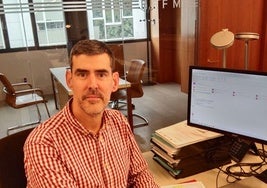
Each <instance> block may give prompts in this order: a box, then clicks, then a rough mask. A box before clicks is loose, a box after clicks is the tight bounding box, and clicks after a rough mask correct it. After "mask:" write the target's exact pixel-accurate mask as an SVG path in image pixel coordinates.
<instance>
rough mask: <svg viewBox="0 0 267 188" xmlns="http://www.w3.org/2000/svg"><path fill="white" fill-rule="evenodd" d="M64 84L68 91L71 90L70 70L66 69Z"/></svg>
mask: <svg viewBox="0 0 267 188" xmlns="http://www.w3.org/2000/svg"><path fill="white" fill-rule="evenodd" d="M65 77H66V83H67V85H68V87H69V88H70V89H72V75H71V70H69V69H67V71H66V74H65Z"/></svg>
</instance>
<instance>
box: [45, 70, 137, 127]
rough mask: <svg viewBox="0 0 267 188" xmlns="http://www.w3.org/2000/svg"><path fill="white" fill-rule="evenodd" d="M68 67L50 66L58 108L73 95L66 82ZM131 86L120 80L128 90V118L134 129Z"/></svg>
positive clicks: (122, 87) (121, 84) (120, 84)
mask: <svg viewBox="0 0 267 188" xmlns="http://www.w3.org/2000/svg"><path fill="white" fill-rule="evenodd" d="M67 69H68V67H56V68H50V69H49V70H50V73H51V80H52V87H53V94H54V99H55V106H56V109H59V108H58V104H59V106H60V108H62V107H63V106H65V104H66V102H67V101H68V100H69V98H70V97H71V96H72V90H71V89H70V88H69V87H68V85H67V83H66V78H65V74H66V70H67ZM130 87H131V83H130V82H128V81H126V80H124V79H121V78H120V80H119V89H126V90H127V118H128V121H129V124H130V126H131V129H132V131H133V107H132V97H131V93H130V90H129V88H130ZM57 94H58V97H57Z"/></svg>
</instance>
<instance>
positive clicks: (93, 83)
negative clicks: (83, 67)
mask: <svg viewBox="0 0 267 188" xmlns="http://www.w3.org/2000/svg"><path fill="white" fill-rule="evenodd" d="M87 86H88V88H89V89H97V88H98V82H97V78H96V76H95V75H94V74H91V75H90V76H89V77H88V80H87Z"/></svg>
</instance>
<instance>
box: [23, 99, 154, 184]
mask: <svg viewBox="0 0 267 188" xmlns="http://www.w3.org/2000/svg"><path fill="white" fill-rule="evenodd" d="M24 154H25V159H24V162H25V172H26V177H27V182H28V185H27V187H28V188H43V187H47V188H53V187H56V188H59V187H67V188H75V187H86V188H89V187H90V188H91V187H109V188H110V187H114V188H119V187H146V188H153V187H158V185H156V183H155V182H154V180H153V176H152V175H151V173H150V172H149V170H148V166H147V163H146V161H145V160H144V158H143V156H142V153H141V152H140V150H139V148H138V145H137V143H136V141H135V139H134V136H133V134H132V132H131V129H130V128H129V124H128V122H127V119H126V118H125V117H124V116H123V115H122V114H121V113H120V112H118V111H115V110H110V109H106V110H105V112H104V116H103V126H102V128H101V130H100V131H99V134H97V135H93V134H91V133H90V132H89V131H88V130H86V129H85V128H84V127H83V126H82V125H81V124H80V123H79V122H78V121H77V120H76V118H75V117H74V116H73V115H72V113H71V112H70V107H69V104H68V105H66V106H65V107H64V108H63V109H62V110H61V111H60V112H59V113H58V114H57V115H55V116H54V117H53V118H51V119H49V120H47V121H46V122H44V123H43V124H41V125H39V126H38V127H36V128H35V130H33V132H32V133H31V134H30V135H29V137H28V138H27V141H26V143H25V145H24Z"/></svg>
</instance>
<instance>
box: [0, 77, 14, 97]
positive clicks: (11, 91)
mask: <svg viewBox="0 0 267 188" xmlns="http://www.w3.org/2000/svg"><path fill="white" fill-rule="evenodd" d="M0 80H1V82H2V84H3V85H4V92H6V93H8V94H10V95H12V94H14V93H15V89H14V87H13V86H12V84H11V83H10V82H9V80H8V79H7V77H6V76H5V75H4V74H3V73H0Z"/></svg>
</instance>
